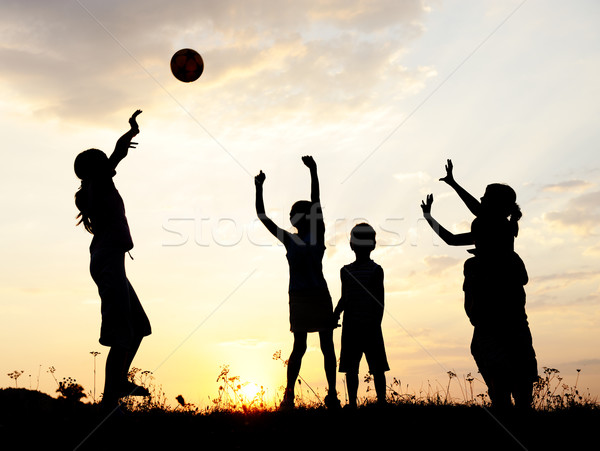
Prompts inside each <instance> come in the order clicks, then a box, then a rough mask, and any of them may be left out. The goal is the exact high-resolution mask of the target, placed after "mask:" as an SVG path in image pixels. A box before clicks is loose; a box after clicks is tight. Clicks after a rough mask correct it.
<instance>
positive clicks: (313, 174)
mask: <svg viewBox="0 0 600 451" xmlns="http://www.w3.org/2000/svg"><path fill="white" fill-rule="evenodd" d="M302 162H303V163H304V164H305V166H306V167H307V168H308V169H310V201H311V202H313V203H317V202H320V201H321V193H320V191H319V176H318V175H317V163H316V162H315V160H314V159H313V157H311V156H309V155H306V156H304V157H302Z"/></svg>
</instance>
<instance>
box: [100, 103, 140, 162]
mask: <svg viewBox="0 0 600 451" xmlns="http://www.w3.org/2000/svg"><path fill="white" fill-rule="evenodd" d="M141 112H142V110H136V111H135V112H134V113H133V115H132V116H131V117H130V118H129V126H130V128H129V130H128V131H127V132H126V133H125V134H124V135H123V136H121V137H120V138H119V139H118V141H117V144H116V145H115V150H114V151H113V153H112V154H111V156H110V157H109V158H108V161H109V163H110V167H111V168H112V169H115V168H116V167H117V165H118V164H119V163H120V162H121V160H122V159H123V158H125V157H126V156H127V152H128V151H129V149H134V148H135V146H136V145H137V143H134V142H131V140H132V139H133V137H134V136H135V135H137V134H138V133H139V132H140V128H139V126H138V123H137V120H136V118H137V117H138V116H139V115H140V114H141Z"/></svg>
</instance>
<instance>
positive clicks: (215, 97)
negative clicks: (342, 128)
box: [0, 0, 435, 123]
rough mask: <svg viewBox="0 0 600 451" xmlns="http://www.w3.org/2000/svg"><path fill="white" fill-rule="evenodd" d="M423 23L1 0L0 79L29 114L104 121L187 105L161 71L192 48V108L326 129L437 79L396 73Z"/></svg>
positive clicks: (317, 12)
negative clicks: (170, 104) (200, 61)
mask: <svg viewBox="0 0 600 451" xmlns="http://www.w3.org/2000/svg"><path fill="white" fill-rule="evenodd" d="M425 14H426V8H425V7H424V6H423V4H422V2H421V1H420V0H410V1H403V2H396V1H392V0H381V1H372V2H371V1H370V2H367V1H365V0H354V1H341V0H330V1H316V0H303V1H298V2H292V3H289V2H287V3H285V4H284V3H281V2H276V1H267V0H262V1H259V0H257V1H248V2H239V1H234V0H224V1H220V2H210V1H191V0H190V1H173V2H164V1H158V0H154V1H144V2H142V1H130V2H116V1H107V2H93V3H90V2H82V3H81V4H80V3H79V2H74V1H60V0H59V1H56V2H45V1H40V0H37V1H28V2H9V3H8V4H7V5H3V15H2V18H1V19H0V38H1V39H2V43H3V44H2V45H1V46H0V61H1V63H0V76H1V77H2V79H4V80H5V82H4V86H5V87H6V88H8V89H9V90H10V91H11V92H13V91H14V92H16V93H18V95H19V96H20V101H21V102H22V103H25V104H27V105H28V106H29V107H30V109H31V110H33V111H35V112H36V113H37V114H39V115H43V116H45V117H56V118H59V119H63V120H71V121H75V120H76V121H92V120H94V119H97V118H98V117H102V118H103V120H104V123H106V117H107V116H109V115H112V114H114V113H115V112H116V111H117V110H120V108H122V106H123V105H139V104H142V103H143V104H144V105H145V108H146V109H147V108H148V104H151V105H152V104H155V103H158V104H160V102H167V101H169V99H168V97H169V96H168V95H167V93H165V92H164V90H163V88H164V89H165V90H166V91H168V92H169V94H171V95H173V96H174V97H175V98H184V99H186V100H187V98H188V97H189V92H190V91H191V89H192V88H191V87H190V86H185V88H187V91H185V93H184V92H183V91H182V89H183V88H184V86H183V85H182V84H181V83H179V82H178V81H176V80H175V79H174V78H173V77H172V76H171V74H170V71H169V66H168V63H169V60H170V57H171V55H172V53H173V52H174V51H175V50H176V49H178V48H181V47H184V46H185V47H189V46H191V47H194V48H197V49H198V50H199V51H200V52H201V54H202V55H203V57H204V59H205V72H204V74H203V76H202V78H201V79H200V80H199V82H196V83H195V84H194V87H193V89H195V92H196V93H199V91H200V90H202V96H201V98H200V97H197V101H198V102H200V103H201V106H202V108H204V109H207V110H210V111H211V112H212V113H213V115H214V116H215V117H217V118H219V117H220V115H223V117H225V118H229V120H232V117H234V118H236V120H239V121H249V120H250V119H255V120H257V119H260V120H261V122H264V121H270V120H275V118H277V117H279V116H283V117H284V118H288V119H291V118H294V119H298V117H299V116H307V117H308V120H311V121H315V120H319V121H323V120H327V121H335V120H336V119H338V118H339V117H342V116H347V115H351V114H353V113H355V114H358V113H359V112H362V113H365V112H371V111H373V110H374V109H377V108H378V107H381V106H382V105H386V104H387V103H389V101H390V94H389V93H390V92H393V93H394V95H395V97H397V98H401V97H404V96H407V95H412V94H414V92H418V91H419V90H421V89H422V88H423V87H424V84H425V81H426V79H427V78H429V77H431V76H434V75H435V71H434V70H432V68H427V67H425V68H423V67H414V68H408V67H405V66H403V65H402V56H403V54H404V52H405V51H406V48H407V45H408V43H409V42H410V41H411V40H413V39H416V38H417V37H419V36H420V35H421V34H422V33H423V32H424V31H423V25H422V21H423V20H424V18H425ZM157 82H158V83H157Z"/></svg>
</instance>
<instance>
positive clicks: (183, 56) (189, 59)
mask: <svg viewBox="0 0 600 451" xmlns="http://www.w3.org/2000/svg"><path fill="white" fill-rule="evenodd" d="M202 71H204V61H203V60H202V57H201V56H200V54H199V53H198V52H196V51H195V50H192V49H181V50H178V51H177V52H175V54H174V55H173V57H172V58H171V72H173V75H174V76H175V78H177V80H180V81H183V82H185V83H190V82H192V81H195V80H198V78H200V75H202Z"/></svg>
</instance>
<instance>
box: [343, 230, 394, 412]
mask: <svg viewBox="0 0 600 451" xmlns="http://www.w3.org/2000/svg"><path fill="white" fill-rule="evenodd" d="M350 247H351V248H352V250H353V251H354V254H355V255H356V260H355V261H354V262H353V263H350V264H349V265H346V266H344V267H343V268H342V269H341V271H340V278H341V282H342V296H341V298H340V301H339V302H338V304H337V306H336V308H335V310H334V312H333V313H334V317H335V319H336V320H339V318H340V314H341V313H342V312H344V322H343V326H342V351H341V354H340V369H339V371H340V373H346V384H347V387H348V406H349V407H350V408H356V406H357V405H356V400H357V392H358V369H359V365H360V360H361V358H362V356H363V354H364V355H365V357H366V359H367V363H368V364H369V373H371V374H372V375H373V379H374V381H375V391H376V393H377V402H378V403H379V404H385V402H386V400H385V392H386V382H385V372H386V371H389V369H390V368H389V366H388V362H387V356H386V354H385V345H384V343H383V333H382V331H381V320H382V318H383V307H384V288H383V269H382V268H381V266H379V265H378V264H377V263H375V262H374V261H373V260H371V252H372V251H373V249H375V230H374V229H373V227H371V226H370V225H369V224H366V223H361V224H358V225H356V226H354V228H353V229H352V232H351V234H350Z"/></svg>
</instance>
